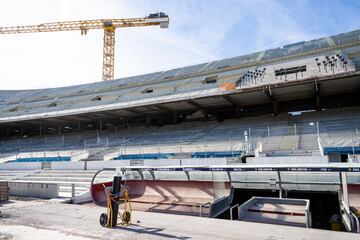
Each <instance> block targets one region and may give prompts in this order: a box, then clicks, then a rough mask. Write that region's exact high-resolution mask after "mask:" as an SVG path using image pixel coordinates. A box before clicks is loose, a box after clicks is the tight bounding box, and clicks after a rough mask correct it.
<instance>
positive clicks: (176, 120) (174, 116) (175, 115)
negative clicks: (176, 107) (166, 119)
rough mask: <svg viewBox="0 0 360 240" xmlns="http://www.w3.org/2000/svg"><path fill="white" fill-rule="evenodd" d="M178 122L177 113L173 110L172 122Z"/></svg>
mask: <svg viewBox="0 0 360 240" xmlns="http://www.w3.org/2000/svg"><path fill="white" fill-rule="evenodd" d="M178 122H179V115H178V114H177V113H176V112H174V113H173V123H174V124H177V123H178Z"/></svg>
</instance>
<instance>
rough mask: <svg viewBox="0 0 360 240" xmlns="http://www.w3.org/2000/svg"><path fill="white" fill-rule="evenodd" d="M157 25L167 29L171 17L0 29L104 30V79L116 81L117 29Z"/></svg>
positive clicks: (0, 29)
mask: <svg viewBox="0 0 360 240" xmlns="http://www.w3.org/2000/svg"><path fill="white" fill-rule="evenodd" d="M155 25H160V27H161V28H167V27H168V26H169V17H168V16H167V15H166V14H165V13H163V12H160V13H154V14H150V15H149V16H147V17H145V18H124V19H98V20H81V21H66V22H53V23H43V24H39V25H29V26H14V27H0V34H15V33H36V32H58V31H74V30H80V31H81V35H86V34H87V32H88V30H92V29H103V30H104V50H103V70H102V78H103V80H104V81H105V80H112V79H114V56H115V29H116V28H125V27H142V26H155Z"/></svg>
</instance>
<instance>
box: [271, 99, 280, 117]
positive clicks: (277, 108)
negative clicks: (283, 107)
mask: <svg viewBox="0 0 360 240" xmlns="http://www.w3.org/2000/svg"><path fill="white" fill-rule="evenodd" d="M272 104H273V114H274V115H275V116H276V115H278V114H279V103H278V102H277V101H273V102H272Z"/></svg>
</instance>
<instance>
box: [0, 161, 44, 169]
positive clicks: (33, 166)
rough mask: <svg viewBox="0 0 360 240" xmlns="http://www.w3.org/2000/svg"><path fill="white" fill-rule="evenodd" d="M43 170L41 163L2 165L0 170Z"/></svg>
mask: <svg viewBox="0 0 360 240" xmlns="http://www.w3.org/2000/svg"><path fill="white" fill-rule="evenodd" d="M35 169H41V162H17V163H1V164H0V170H35Z"/></svg>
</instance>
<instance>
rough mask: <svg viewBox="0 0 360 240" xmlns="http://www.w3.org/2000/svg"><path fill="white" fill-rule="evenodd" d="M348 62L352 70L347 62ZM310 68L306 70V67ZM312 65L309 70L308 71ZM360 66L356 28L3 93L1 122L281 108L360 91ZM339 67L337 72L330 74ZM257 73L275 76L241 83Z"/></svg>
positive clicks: (78, 119)
mask: <svg viewBox="0 0 360 240" xmlns="http://www.w3.org/2000/svg"><path fill="white" fill-rule="evenodd" d="M331 55H333V56H332V57H333V58H334V56H336V58H337V60H339V62H336V60H335V61H332V63H331V64H338V65H336V66H339V67H340V66H342V69H344V67H346V71H345V70H342V71H340V70H339V72H337V73H336V74H335V71H334V68H335V67H334V66H333V65H331V64H330V63H329V60H327V61H328V66H326V63H324V64H325V65H324V66H323V65H321V63H318V62H317V61H318V58H324V59H325V60H326V58H329V57H328V56H331ZM314 59H315V60H316V62H315V60H314ZM340 60H342V62H340ZM323 62H325V61H323ZM330 62H331V59H330ZM347 62H349V68H347V66H345V64H344V63H347ZM350 62H351V64H350ZM316 63H317V64H318V65H317V66H319V70H318V71H319V72H321V71H322V74H320V75H319V74H317V73H316V72H317V67H316ZM311 64H312V65H314V66H312V65H311ZM319 64H320V65H321V67H320V65H319ZM341 64H342V65H341ZM298 65H299V67H298ZM300 65H301V66H300ZM294 66H295V68H294ZM302 67H305V70H304V69H303V70H301V69H300V68H302ZM306 67H307V70H308V72H309V73H308V74H307V75H303V71H306ZM359 67H360V30H356V31H352V32H347V33H343V34H339V35H335V36H331V37H324V38H320V39H317V40H312V41H307V42H299V43H294V44H289V45H285V46H282V47H279V48H275V49H270V50H265V51H260V52H255V53H251V54H248V55H243V56H238V57H233V58H228V59H223V60H219V61H213V62H208V63H202V64H198V65H193V66H187V67H183V68H176V69H172V70H168V71H163V72H155V73H149V74H144V75H139V76H133V77H127V78H121V79H116V80H112V81H106V82H96V83H90V84H83V85H76V86H69V87H60V88H49V89H32V90H1V91H0V124H1V125H3V126H5V125H6V124H14V122H17V123H22V122H24V121H26V122H27V123H30V124H31V123H33V124H37V123H39V122H38V120H41V123H43V122H46V121H48V122H49V123H52V122H53V123H56V122H57V121H59V122H63V121H64V119H66V120H67V121H81V120H89V119H93V120H96V119H103V118H106V117H116V118H131V117H138V116H146V115H149V114H151V115H156V114H163V113H168V114H170V113H171V114H172V113H175V112H176V113H182V112H184V113H187V112H194V111H197V110H205V111H207V110H209V111H211V109H214V108H229V107H232V108H233V107H239V106H241V107H244V106H250V105H260V104H272V105H273V106H274V108H275V106H276V103H278V102H282V101H295V100H301V99H314V97H315V98H316V97H320V96H321V97H323V98H326V97H328V96H333V95H341V94H349V93H358V92H360V79H359V76H360V72H359V71H358V70H359ZM320 68H321V69H320ZM323 68H324V69H325V71H326V74H324V70H323ZM327 68H328V69H327ZM259 69H262V70H261V71H262V72H261V71H260V70H259ZM266 69H267V70H266ZM276 69H278V70H276ZM293 69H296V71H293ZM331 69H332V70H331ZM349 69H351V71H348V70H349ZM310 70H311V71H310ZM284 71H285V74H283V72H284ZM286 71H288V72H286ZM291 71H293V72H291ZM331 71H333V73H334V74H330V73H331ZM249 72H250V73H251V74H252V73H254V74H260V72H261V74H264V73H266V72H267V73H266V74H268V75H267V76H268V77H265V78H264V76H261V79H260V77H259V78H258V79H257V80H256V77H255V78H254V79H255V80H254V79H253V80H254V81H252V82H251V83H252V84H250V85H247V86H245V87H241V86H240V85H239V81H240V80H241V79H242V78H243V77H244V76H247V75H246V74H250V73H249ZM291 74H292V75H294V76H295V74H296V79H293V80H291V81H289V79H291V77H290V78H289V79H287V76H290V75H291ZM300 74H301V77H300ZM283 75H284V76H283ZM256 76H257V75H256ZM259 79H260V80H259ZM320 86H321V91H320ZM60 118H61V119H62V120H60Z"/></svg>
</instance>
